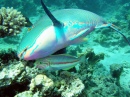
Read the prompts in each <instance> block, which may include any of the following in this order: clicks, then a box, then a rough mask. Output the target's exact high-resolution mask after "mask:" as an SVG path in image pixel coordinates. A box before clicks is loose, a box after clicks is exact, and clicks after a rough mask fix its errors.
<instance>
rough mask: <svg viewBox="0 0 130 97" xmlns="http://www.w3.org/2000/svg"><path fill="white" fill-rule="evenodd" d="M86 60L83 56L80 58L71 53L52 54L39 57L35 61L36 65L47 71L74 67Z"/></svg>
mask: <svg viewBox="0 0 130 97" xmlns="http://www.w3.org/2000/svg"><path fill="white" fill-rule="evenodd" d="M83 61H85V57H84V56H81V57H79V58H77V57H74V56H71V55H65V54H60V55H50V56H47V57H45V58H41V59H37V60H36V62H35V63H34V64H35V66H36V67H37V68H39V69H42V70H45V71H46V70H47V71H57V70H68V69H70V68H73V67H74V66H76V65H77V64H80V63H82V62H83Z"/></svg>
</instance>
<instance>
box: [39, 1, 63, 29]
mask: <svg viewBox="0 0 130 97" xmlns="http://www.w3.org/2000/svg"><path fill="white" fill-rule="evenodd" d="M41 4H42V7H43V9H44V11H45V13H46V14H47V15H48V17H49V18H50V19H51V20H52V22H53V24H54V26H58V27H61V26H63V23H61V22H60V21H58V20H57V19H56V18H55V17H54V16H53V15H52V13H51V12H50V11H49V9H48V8H47V7H46V5H45V4H44V2H43V0H41Z"/></svg>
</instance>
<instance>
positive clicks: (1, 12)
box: [0, 7, 27, 37]
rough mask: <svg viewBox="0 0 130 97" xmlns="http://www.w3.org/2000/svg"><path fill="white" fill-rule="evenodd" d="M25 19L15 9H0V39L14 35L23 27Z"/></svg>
mask: <svg viewBox="0 0 130 97" xmlns="http://www.w3.org/2000/svg"><path fill="white" fill-rule="evenodd" d="M26 23H27V22H26V19H25V17H23V15H22V14H21V12H18V11H17V10H16V9H13V7H11V8H9V7H8V8H5V7H2V8H1V9H0V37H5V36H10V35H16V34H18V33H20V31H21V28H22V27H24V26H25V24H26Z"/></svg>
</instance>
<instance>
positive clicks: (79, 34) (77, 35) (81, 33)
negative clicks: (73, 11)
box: [69, 28, 89, 40]
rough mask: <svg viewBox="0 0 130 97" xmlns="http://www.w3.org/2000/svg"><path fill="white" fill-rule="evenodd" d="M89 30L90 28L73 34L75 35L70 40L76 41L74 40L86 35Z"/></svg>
mask: <svg viewBox="0 0 130 97" xmlns="http://www.w3.org/2000/svg"><path fill="white" fill-rule="evenodd" d="M88 30H89V28H87V29H84V30H82V31H80V32H78V33H75V34H73V35H72V36H71V37H70V38H69V40H74V39H76V38H78V37H80V36H82V35H84V33H86V32H87V31H88Z"/></svg>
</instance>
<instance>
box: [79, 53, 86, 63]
mask: <svg viewBox="0 0 130 97" xmlns="http://www.w3.org/2000/svg"><path fill="white" fill-rule="evenodd" d="M78 56H79V60H80V61H79V62H80V63H81V64H85V63H86V55H85V54H79V55H78Z"/></svg>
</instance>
